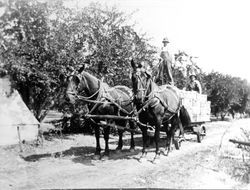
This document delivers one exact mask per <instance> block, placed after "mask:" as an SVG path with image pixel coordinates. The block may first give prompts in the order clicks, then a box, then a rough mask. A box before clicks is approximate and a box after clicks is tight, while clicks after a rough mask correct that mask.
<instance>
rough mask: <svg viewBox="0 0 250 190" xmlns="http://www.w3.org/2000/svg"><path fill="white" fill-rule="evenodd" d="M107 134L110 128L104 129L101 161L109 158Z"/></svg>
mask: <svg viewBox="0 0 250 190" xmlns="http://www.w3.org/2000/svg"><path fill="white" fill-rule="evenodd" d="M109 133H110V127H105V128H104V140H105V151H104V156H103V157H102V160H107V159H108V157H109Z"/></svg>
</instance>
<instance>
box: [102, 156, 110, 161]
mask: <svg viewBox="0 0 250 190" xmlns="http://www.w3.org/2000/svg"><path fill="white" fill-rule="evenodd" d="M101 160H102V161H106V160H109V156H107V155H104V156H103V157H102V159H101Z"/></svg>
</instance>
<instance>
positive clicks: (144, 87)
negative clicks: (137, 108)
mask: <svg viewBox="0 0 250 190" xmlns="http://www.w3.org/2000/svg"><path fill="white" fill-rule="evenodd" d="M143 74H144V75H146V73H143ZM135 77H137V80H138V81H137V89H136V93H135V99H139V97H138V93H140V92H141V94H142V97H141V99H142V102H144V101H145V99H146V98H148V97H149V96H150V95H151V93H149V94H148V95H147V92H148V89H149V87H150V81H149V80H150V79H147V80H146V84H145V82H144V81H143V79H142V77H141V75H140V72H136V73H135ZM139 83H140V84H141V85H140V87H139Z"/></svg>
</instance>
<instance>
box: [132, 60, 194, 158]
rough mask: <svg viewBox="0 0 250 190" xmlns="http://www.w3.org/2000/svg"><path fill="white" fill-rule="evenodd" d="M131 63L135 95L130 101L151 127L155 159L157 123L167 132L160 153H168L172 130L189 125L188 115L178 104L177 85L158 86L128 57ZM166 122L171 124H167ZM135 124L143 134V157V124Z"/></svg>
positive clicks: (157, 146) (145, 139) (145, 129)
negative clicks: (165, 140) (164, 146)
mask: <svg viewBox="0 0 250 190" xmlns="http://www.w3.org/2000/svg"><path fill="white" fill-rule="evenodd" d="M131 66H132V68H133V71H132V86H133V92H134V95H135V99H134V102H135V105H136V108H137V111H138V113H137V114H138V117H139V121H140V122H141V123H143V124H149V125H151V126H154V127H155V134H154V139H155V144H156V155H155V158H154V161H156V160H157V159H158V158H159V157H160V150H159V138H160V128H161V126H162V125H163V127H164V129H165V131H166V133H167V143H166V149H165V151H164V155H168V153H169V152H170V151H171V147H172V143H173V142H174V136H175V131H176V130H177V129H183V126H187V125H189V123H190V117H189V115H188V113H187V110H186V109H185V108H184V107H183V106H181V100H180V97H179V96H178V92H177V88H175V87H173V86H171V85H162V86H158V85H157V84H156V83H154V82H153V80H152V78H151V75H150V74H148V72H147V71H145V70H144V69H143V68H141V65H140V64H135V63H134V61H133V60H132V61H131ZM169 124H171V127H169ZM139 126H140V128H141V130H142V135H143V149H142V156H141V159H143V158H145V156H146V153H147V152H146V142H147V127H145V125H139ZM182 131H183V130H182ZM177 148H178V147H177Z"/></svg>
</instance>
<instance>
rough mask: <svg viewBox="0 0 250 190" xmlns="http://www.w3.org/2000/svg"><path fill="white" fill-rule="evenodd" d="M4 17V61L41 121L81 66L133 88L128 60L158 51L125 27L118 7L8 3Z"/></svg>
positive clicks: (0, 21) (0, 27)
mask: <svg viewBox="0 0 250 190" xmlns="http://www.w3.org/2000/svg"><path fill="white" fill-rule="evenodd" d="M5 7H6V10H5V13H4V14H3V15H2V16H1V17H0V32H1V36H0V42H1V43H0V44H1V47H0V60H1V62H2V63H1V66H3V67H4V69H6V70H7V71H8V73H9V74H10V75H11V76H12V79H13V80H14V81H15V83H16V88H17V89H18V90H19V92H20V93H21V95H22V97H23V99H24V101H25V103H26V104H27V105H28V107H29V108H30V109H31V110H33V111H34V113H35V116H36V117H37V119H38V120H39V121H41V120H42V119H43V118H44V116H45V115H46V113H47V110H49V109H50V108H51V107H52V106H55V105H56V106H58V105H60V104H58V103H57V104H55V103H56V102H55V101H57V100H60V99H63V96H60V93H63V90H64V84H63V83H61V80H60V77H59V76H67V75H68V74H69V73H71V72H72V71H73V70H77V69H78V68H79V67H80V66H81V64H83V62H86V61H88V62H89V63H90V68H89V70H90V71H92V72H93V74H95V75H96V76H97V77H99V78H100V77H102V76H105V78H106V81H107V82H108V83H109V84H110V85H116V84H125V85H130V79H129V68H130V65H129V64H130V62H129V59H131V58H133V57H136V58H137V59H138V60H139V61H148V62H152V59H153V55H154V53H155V48H154V47H153V46H151V45H149V43H148V40H149V39H146V37H145V35H140V34H138V33H136V31H135V30H134V29H133V25H128V24H126V21H127V20H128V19H129V16H128V15H125V14H124V13H123V12H120V11H119V10H117V9H116V8H114V7H112V8H108V7H106V8H103V7H102V6H101V5H100V4H90V5H89V6H87V7H85V8H84V9H77V10H74V9H69V8H66V7H64V6H63V2H62V1H60V0H59V1H52V2H50V3H49V2H41V1H38V0H16V1H14V0H9V1H6V4H5Z"/></svg>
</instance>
